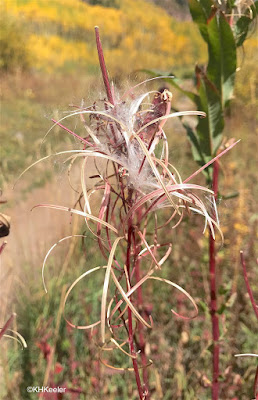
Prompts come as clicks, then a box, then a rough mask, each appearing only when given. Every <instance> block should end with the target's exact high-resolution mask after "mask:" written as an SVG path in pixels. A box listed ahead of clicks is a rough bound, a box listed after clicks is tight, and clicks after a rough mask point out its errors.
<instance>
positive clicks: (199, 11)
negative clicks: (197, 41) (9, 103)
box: [188, 0, 211, 42]
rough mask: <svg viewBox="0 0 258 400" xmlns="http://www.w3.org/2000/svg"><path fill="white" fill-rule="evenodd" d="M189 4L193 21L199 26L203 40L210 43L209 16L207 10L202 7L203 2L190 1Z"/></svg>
mask: <svg viewBox="0 0 258 400" xmlns="http://www.w3.org/2000/svg"><path fill="white" fill-rule="evenodd" d="M188 3H189V8H190V12H191V15H192V18H193V21H194V22H195V23H196V24H197V25H198V28H199V30H200V33H201V35H202V37H203V39H204V40H205V41H206V42H207V41H208V33H207V19H208V16H209V15H208V13H207V10H206V8H204V7H203V6H202V4H201V2H200V1H198V0H189V1H188ZM207 3H209V2H207ZM210 10H211V8H210Z"/></svg>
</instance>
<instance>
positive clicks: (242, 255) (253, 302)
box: [240, 251, 258, 319]
mask: <svg viewBox="0 0 258 400" xmlns="http://www.w3.org/2000/svg"><path fill="white" fill-rule="evenodd" d="M240 259H241V264H242V267H243V272H244V280H245V284H246V289H247V292H248V294H249V297H250V300H251V303H252V306H253V309H254V312H255V315H256V318H257V319H258V307H257V305H256V304H255V300H254V296H253V292H252V289H251V286H250V284H249V281H248V276H247V270H246V263H245V259H244V254H243V252H242V251H240Z"/></svg>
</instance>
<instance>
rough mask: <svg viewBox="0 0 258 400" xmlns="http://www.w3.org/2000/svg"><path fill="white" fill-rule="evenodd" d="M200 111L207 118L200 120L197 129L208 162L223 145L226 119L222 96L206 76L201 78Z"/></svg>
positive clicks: (202, 150) (201, 147)
mask: <svg viewBox="0 0 258 400" xmlns="http://www.w3.org/2000/svg"><path fill="white" fill-rule="evenodd" d="M198 110H201V111H204V112H205V113H206V118H200V119H199V122H198V125H197V128H196V131H197V135H198V140H199V144H200V149H201V152H202V154H203V155H204V159H205V162H206V161H207V160H210V159H211V158H212V157H214V156H215V155H216V151H217V150H218V147H219V146H220V144H221V140H222V131H223V128H224V118H223V112H222V105H221V101H220V96H219V94H218V92H217V91H216V88H215V87H214V85H213V84H212V83H211V82H210V80H209V79H208V78H207V77H206V76H205V75H204V74H203V75H202V76H201V77H200V78H199V103H198Z"/></svg>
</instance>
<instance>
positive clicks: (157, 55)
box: [5, 0, 206, 74]
mask: <svg viewBox="0 0 258 400" xmlns="http://www.w3.org/2000/svg"><path fill="white" fill-rule="evenodd" d="M5 5H6V9H7V11H8V12H10V13H12V14H13V15H15V16H16V17H17V18H19V19H21V18H23V20H24V21H25V23H26V25H27V26H28V27H29V30H30V32H31V33H30V35H29V38H28V42H29V46H30V48H31V52H32V54H33V58H34V60H35V63H34V64H35V67H36V68H40V69H45V70H47V71H51V70H55V69H56V68H58V69H59V68H67V65H71V63H78V64H79V65H82V66H85V65H88V66H90V67H91V68H92V67H93V66H94V65H97V57H96V55H95V41H94V26H95V25H98V26H99V27H100V32H101V36H102V41H103V47H104V49H105V55H106V58H107V62H108V64H109V67H110V70H112V71H113V73H115V74H118V73H121V72H123V73H129V72H131V71H132V70H135V69H137V68H158V69H166V70H168V71H170V70H173V68H175V67H182V66H183V67H187V66H192V65H193V64H194V63H195V62H196V61H198V62H204V60H205V57H206V49H205V47H204V45H203V43H202V40H201V38H200V35H199V33H198V31H197V28H196V27H195V26H194V25H193V24H192V23H190V22H178V21H176V20H174V19H173V18H171V17H170V16H168V15H167V14H166V12H165V11H164V10H162V9H160V8H159V7H156V6H155V5H153V4H151V3H147V2H146V1H145V0H139V1H137V2H136V1H134V0H120V2H119V8H118V9H115V8H105V7H102V6H92V5H89V4H87V3H85V2H83V1H81V0H62V1H60V0H37V1H33V0H5Z"/></svg>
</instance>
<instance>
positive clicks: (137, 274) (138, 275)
mask: <svg viewBox="0 0 258 400" xmlns="http://www.w3.org/2000/svg"><path fill="white" fill-rule="evenodd" d="M141 217H142V210H141V208H139V210H138V211H137V219H138V221H140V220H141ZM137 247H138V248H137ZM139 248H141V246H139V245H138V246H137V243H136V240H135V236H134V250H135V254H138V251H139ZM135 279H136V283H137V282H139V281H140V279H141V273H140V260H139V258H138V259H137V260H136V262H135ZM137 306H138V310H140V311H141V310H142V308H143V295H142V287H141V286H139V287H138V289H137ZM138 334H139V345H140V350H141V353H140V355H141V360H142V365H143V382H144V386H145V392H147V393H148V394H147V395H146V396H145V399H146V400H148V399H149V393H150V392H149V377H148V370H147V368H144V366H145V365H147V363H148V360H147V357H146V354H145V339H144V332H143V326H142V324H141V323H139V325H138Z"/></svg>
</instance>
